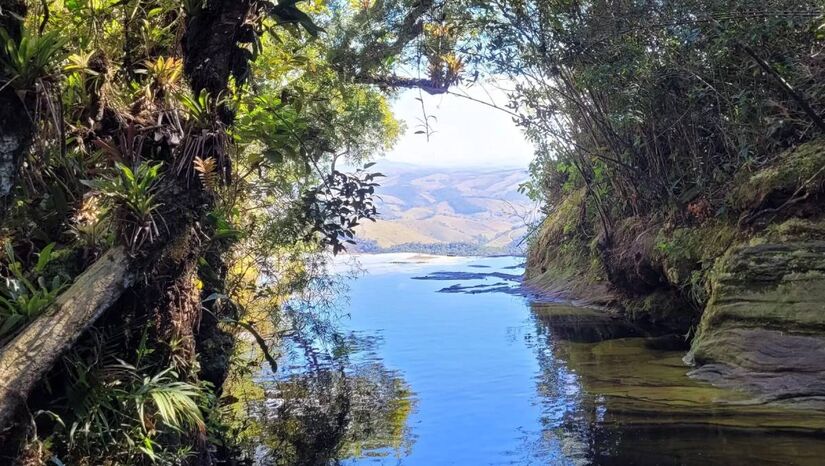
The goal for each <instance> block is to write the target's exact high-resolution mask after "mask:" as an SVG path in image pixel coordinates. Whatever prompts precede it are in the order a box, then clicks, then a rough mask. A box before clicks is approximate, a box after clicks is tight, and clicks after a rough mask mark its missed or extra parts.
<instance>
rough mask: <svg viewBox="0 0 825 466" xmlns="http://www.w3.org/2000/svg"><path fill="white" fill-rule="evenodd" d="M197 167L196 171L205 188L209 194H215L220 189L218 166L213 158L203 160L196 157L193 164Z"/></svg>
mask: <svg viewBox="0 0 825 466" xmlns="http://www.w3.org/2000/svg"><path fill="white" fill-rule="evenodd" d="M192 163H193V164H194V165H195V171H196V172H198V177H200V180H201V184H202V185H203V188H204V189H205V190H207V191H209V192H215V191H216V190H217V189H218V172H217V168H218V164H217V163H216V162H215V159H214V158H213V157H207V158H205V159H202V158H200V157H198V156H195V160H194V161H193V162H192Z"/></svg>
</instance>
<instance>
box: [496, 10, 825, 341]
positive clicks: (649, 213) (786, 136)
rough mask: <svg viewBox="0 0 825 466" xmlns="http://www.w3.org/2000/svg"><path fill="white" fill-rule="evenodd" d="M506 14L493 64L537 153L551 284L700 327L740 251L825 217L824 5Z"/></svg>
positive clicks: (535, 271)
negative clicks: (734, 250)
mask: <svg viewBox="0 0 825 466" xmlns="http://www.w3.org/2000/svg"><path fill="white" fill-rule="evenodd" d="M494 3H495V8H494V9H493V12H492V13H491V15H492V16H494V17H495V18H497V19H496V20H492V21H491V24H492V25H491V30H493V31H495V32H492V33H491V35H492V38H491V39H490V48H493V49H494V50H493V51H492V53H491V55H492V58H493V59H492V62H491V63H494V64H496V65H498V69H499V70H500V71H501V72H504V73H507V74H509V75H510V76H512V77H513V78H514V79H517V80H518V89H517V91H516V92H515V94H514V95H513V99H514V107H513V108H514V110H515V111H516V112H517V113H518V114H519V117H518V121H519V122H520V123H521V124H522V125H524V127H525V128H526V131H527V133H528V134H529V135H530V136H531V137H532V138H533V140H534V141H535V142H536V143H537V146H538V149H539V150H538V153H537V158H536V160H535V162H534V163H533V167H532V170H533V174H534V177H533V181H532V182H531V183H530V184H529V185H527V186H526V187H525V188H526V189H527V190H528V191H530V192H531V194H532V195H534V196H536V197H538V198H541V199H542V200H544V203H545V209H546V212H547V215H548V219H547V221H545V223H544V225H543V227H542V230H541V232H540V233H539V234H537V235H536V237H535V238H534V239H535V241H534V244H533V247H532V249H531V260H530V263H531V264H532V265H531V267H530V269H531V275H532V278H533V279H534V281H535V282H536V283H539V284H542V283H543V284H544V285H545V286H555V285H558V284H559V283H563V284H565V285H564V287H567V288H576V287H577V286H579V285H580V284H582V283H587V284H593V283H599V282H602V283H607V284H609V287H610V289H611V293H612V294H613V296H614V300H615V301H618V304H620V305H623V306H624V307H625V308H626V309H627V310H628V311H630V313H632V314H637V315H638V316H640V317H644V318H650V319H653V320H659V321H663V322H665V323H670V324H673V325H674V326H676V327H678V328H681V329H683V330H687V328H688V327H689V326H690V325H691V324H693V323H695V322H696V319H697V318H698V315H699V312H700V311H701V309H702V307H703V305H704V303H705V302H706V301H707V299H708V293H707V275H708V273H709V271H710V269H711V268H712V266H713V263H714V261H715V259H717V258H718V257H719V256H720V255H722V253H723V252H724V251H725V250H726V249H727V248H728V247H729V246H731V245H732V244H734V242H735V241H737V240H739V241H741V240H742V239H743V238H748V237H753V236H754V235H755V234H756V232H759V231H762V230H764V229H765V228H767V227H769V226H770V225H776V224H779V223H781V222H782V221H784V220H786V219H789V218H792V217H798V218H801V219H804V220H803V223H804V222H808V223H811V222H813V223H816V222H817V221H818V218H819V217H820V216H821V214H822V210H821V208H819V207H818V203H819V202H820V199H821V192H822V191H821V187H822V181H823V180H825V176H823V175H825V170H823V167H825V163H823V162H825V160H823V153H822V151H821V149H820V148H819V146H818V144H820V143H819V142H818V139H819V138H821V137H822V136H823V131H825V124H823V119H822V112H823V110H825V108H823V106H822V101H823V100H822V99H823V96H825V94H823V92H825V87H823V85H822V83H823V73H825V63H824V62H823V54H822V47H823V45H825V42H823V38H825V37H823V33H822V31H823V16H822V10H821V6H822V5H821V3H818V2H811V1H793V0H788V1H784V0H775V1H759V2H753V1H738V2H737V1H734V2H729V1H718V2H717V1H713V0H697V1H665V2H659V1H649V2H648V1H638V2H584V3H582V2H566V1H537V2H529V1H528V2H494ZM554 284H555V285H554ZM663 314H668V315H663Z"/></svg>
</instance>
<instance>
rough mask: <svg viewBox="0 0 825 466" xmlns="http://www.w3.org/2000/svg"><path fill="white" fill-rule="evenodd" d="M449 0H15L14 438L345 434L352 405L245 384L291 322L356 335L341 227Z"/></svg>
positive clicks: (117, 453)
mask: <svg viewBox="0 0 825 466" xmlns="http://www.w3.org/2000/svg"><path fill="white" fill-rule="evenodd" d="M436 10H437V9H436V8H435V7H433V5H432V4H431V3H430V2H424V3H414V2H404V1H401V2H377V3H372V2H362V3H359V2H352V3H348V2H330V3H322V2H313V3H309V4H303V5H301V7H300V8H299V7H298V6H296V2H295V1H289V0H287V1H281V2H279V3H273V2H269V1H259V0H256V1H250V0H243V1H235V0H204V1H201V0H194V1H184V2H176V1H168V0H158V1H154V0H149V1H147V0H127V1H115V0H65V1H64V0H55V1H43V2H40V1H36V2H34V1H33V2H28V1H25V0H3V1H2V2H0V37H2V50H0V197H1V198H2V199H0V205H1V206H2V209H1V210H0V240H2V243H3V260H2V265H0V274H2V276H3V281H2V285H0V345H3V347H2V348H0V359H2V362H0V366H2V374H3V377H2V378H3V382H2V386H0V392H2V393H0V399H2V400H0V405H2V407H0V421H2V423H3V424H4V425H3V427H7V429H6V430H3V434H2V441H1V442H0V443H2V451H0V457H2V459H0V462H2V463H4V464H7V463H12V462H17V463H20V464H25V465H35V464H46V463H47V462H50V463H54V464H89V465H92V464H94V465H98V464H184V463H187V464H223V463H228V462H238V461H240V462H251V461H253V459H254V457H255V454H256V449H257V447H258V446H259V445H255V444H254V443H255V442H254V441H249V442H246V441H245V440H244V439H249V438H250V437H249V435H252V434H250V432H251V433H254V432H258V434H260V435H259V436H258V438H259V440H258V441H259V442H260V443H261V444H263V443H264V442H265V441H264V439H263V438H264V437H265V436H264V435H263V434H262V433H261V431H262V430H266V429H269V430H270V431H276V430H277V429H278V428H283V429H286V430H285V431H283V432H282V434H283V435H281V436H280V437H279V439H277V441H276V444H277V445H278V447H277V448H275V449H274V452H271V454H272V455H273V458H276V459H277V462H279V463H284V464H289V463H293V462H296V461H305V462H307V463H313V462H317V461H320V460H319V459H318V458H319V457H320V456H318V455H326V456H330V455H334V454H335V452H336V451H337V449H340V448H349V447H345V445H344V443H342V442H343V440H345V439H346V438H350V437H352V435H351V433H352V429H349V428H347V429H340V428H338V429H331V430H329V431H328V432H326V433H324V432H320V431H323V427H322V426H317V427H318V428H317V429H316V430H317V431H319V432H320V433H319V432H312V433H307V434H306V436H305V437H306V438H303V437H301V436H300V435H299V434H300V430H299V428H297V427H296V426H295V423H294V422H286V421H285V422H286V423H285V424H282V425H281V427H278V426H271V425H269V424H266V423H265V421H266V417H265V416H264V415H263V414H262V413H260V412H259V415H258V416H255V415H252V414H250V413H254V412H255V410H256V409H257V408H256V407H260V406H261V403H264V402H265V400H262V399H261V398H260V396H257V395H256V396H253V397H250V396H247V395H248V390H246V389H247V388H249V387H248V379H249V378H250V377H253V376H255V374H256V373H257V371H259V370H260V366H261V364H262V363H263V364H266V365H267V367H268V369H269V370H271V371H277V370H278V367H277V361H276V359H275V356H273V353H274V350H273V348H274V347H275V346H274V345H275V344H276V343H277V341H278V339H279V338H280V337H284V336H287V337H289V338H292V339H294V340H296V341H299V342H301V341H303V342H308V341H315V340H319V339H320V340H324V339H328V340H330V342H331V343H332V346H333V347H335V348H339V347H341V345H342V344H343V343H345V342H341V341H340V338H339V336H338V335H337V334H335V331H334V329H331V325H330V323H329V320H328V319H327V316H326V314H325V311H324V306H325V303H328V301H329V300H330V299H332V298H331V296H330V293H332V292H334V290H335V284H334V283H333V282H332V281H331V280H332V279H331V278H330V277H329V276H328V275H327V272H326V270H327V269H326V267H327V263H328V260H329V257H328V251H329V252H332V253H338V252H341V251H342V250H343V249H344V248H345V247H346V245H348V244H351V243H352V237H353V228H355V227H356V226H357V225H358V223H359V222H360V221H364V220H369V219H373V218H374V217H375V215H376V209H375V206H374V204H373V201H372V196H373V194H374V193H375V189H376V187H377V186H378V182H379V181H380V177H381V175H380V174H379V173H373V172H371V171H370V166H371V164H370V163H368V162H369V159H370V158H372V157H374V156H375V155H377V154H379V153H381V152H382V151H383V150H385V149H387V148H388V147H390V146H391V145H392V144H393V142H394V140H395V139H396V138H397V136H398V135H399V133H400V130H401V126H400V124H399V122H397V121H396V120H395V119H394V118H393V116H392V115H391V113H390V112H389V105H388V101H387V98H388V96H389V92H390V91H391V87H393V86H419V85H420V86H427V87H428V88H430V89H431V90H435V89H437V88H439V87H444V86H447V85H449V84H450V83H449V80H452V79H453V78H445V77H444V76H440V77H439V78H438V79H439V81H438V82H435V81H433V80H428V79H416V80H411V81H409V82H408V81H405V80H403V79H401V78H396V77H394V75H393V73H392V69H393V65H392V64H393V62H394V60H396V59H406V54H407V53H408V49H410V48H411V47H412V46H409V47H408V45H409V44H411V43H412V41H414V40H419V39H420V38H421V37H422V34H423V27H422V24H423V23H425V22H427V21H431V20H432V18H433V15H436V14H438V12H437V11H436ZM413 48H414V47H413ZM420 55H421V54H420V52H419V56H420ZM432 56H433V58H432V60H434V63H436V62H437V61H438V60H439V59H438V58H437V55H436V54H433V55H432ZM342 166H350V167H352V166H355V167H362V168H359V169H356V170H353V171H352V172H351V173H345V172H344V171H342V169H341V167H342ZM296 294H297V295H299V296H298V298H299V299H300V296H308V295H312V299H311V301H312V303H313V306H297V307H296V306H293V307H289V306H287V305H286V304H285V302H286V300H287V299H288V298H295V296H296ZM307 299H308V298H307ZM308 300H309V299H308ZM309 346H311V345H307V347H306V351H308V352H310V353H311V352H312V351H313V349H312V348H310V347H309ZM336 351H338V350H336ZM342 351H343V350H342ZM29 358H31V359H29ZM317 370H318V371H322V372H324V373H326V374H328V375H327V377H333V376H335V374H337V373H340V370H338V371H337V372H336V371H331V370H330V369H322V368H317ZM329 374H331V375H329ZM333 378H334V377H333ZM313 380H321V376H320V375H319V376H318V377H317V378H315V379H313ZM359 381H360V382H359ZM300 383H305V382H300V381H297V382H296V384H297V385H296V387H297V388H296V389H298V390H299V391H300V390H304V391H306V390H308V389H302V388H301V385H300ZM342 383H343V382H342ZM342 383H337V384H336V386H341V385H342ZM348 383H349V384H350V385H351V384H357V383H362V384H364V383H379V382H370V381H368V380H365V379H364V378H359V377H358V376H354V377H351V378H350V382H348ZM381 383H384V385H385V386H386V385H387V384H389V387H390V388H389V390H394V389H393V388H392V387H394V386H397V390H401V391H402V392H403V387H400V386H398V385H397V383H396V382H395V381H383V382H381ZM350 385H347V384H343V386H344V387H348V386H350ZM322 388H323V387H321V388H318V390H321V389H322ZM330 390H331V389H330ZM341 390H342V389H338V391H339V392H340V391H341ZM255 393H258V394H259V393H260V390H258V391H256V392H255ZM391 393H395V392H391ZM392 400H394V398H391V399H390V401H387V403H390V404H388V405H387V406H388V408H386V409H389V411H387V416H389V417H390V418H393V416H395V418H393V419H396V420H395V421H393V422H395V423H396V424H398V422H399V421H398V420H397V416H399V414H397V411H398V410H401V412H402V413H403V412H404V409H405V408H404V407H403V406H400V405H399V406H396V405H395V404H392V403H391V401H392ZM392 402H394V401H392ZM335 407H338V408H340V409H338V410H335V409H332V408H335ZM356 408H357V407H351V406H350V405H349V404H344V405H340V406H339V405H337V404H334V405H331V408H330V411H329V412H330V413H332V414H330V416H331V417H332V419H331V421H330V422H332V421H335V422H337V423H338V424H339V427H340V424H341V420H342V419H345V418H346V419H349V417H347V416H357V409H356ZM336 409H337V408H336ZM358 409H363V410H365V411H366V412H379V411H380V410H379V409H377V408H374V407H373V408H358ZM407 410H408V408H407ZM350 411H352V412H355V413H356V414H352V412H350ZM342 416H343V417H342ZM280 418H281V419H288V417H287V416H286V415H282V416H280ZM362 422H366V421H362ZM356 424H357V423H356ZM310 425H311V424H310ZM353 428H355V429H357V427H353ZM322 434H324V435H322ZM273 435H274V434H273ZM325 435H326V436H325ZM312 436H315V437H314V438H315V440H313V441H317V442H318V443H317V444H315V443H311V442H310V441H309V440H308V439H310V438H313V437H312ZM299 437H300V438H299ZM350 440H352V439H351V438H350ZM302 442H303V443H307V442H309V443H307V444H308V445H310V446H311V447H313V448H314V449H315V450H316V451H315V452H302V453H301V452H299V453H301V454H298V453H295V451H297V450H296V448H298V447H297V446H296V445H300V444H302ZM288 444H291V446H290V445H288ZM270 446H271V445H270ZM290 452H292V453H290ZM310 453H311V454H310ZM257 454H260V451H258V453H257ZM312 458H314V459H312ZM273 461H275V460H273ZM232 464H236V463H232Z"/></svg>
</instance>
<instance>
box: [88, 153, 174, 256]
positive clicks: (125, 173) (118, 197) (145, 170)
mask: <svg viewBox="0 0 825 466" xmlns="http://www.w3.org/2000/svg"><path fill="white" fill-rule="evenodd" d="M161 166H162V164H161V163H154V164H152V163H149V162H142V163H140V165H138V166H137V167H136V169H135V170H132V169H131V168H129V167H127V166H126V165H124V164H122V163H120V162H117V163H115V174H114V175H112V176H110V177H106V178H103V179H101V180H85V181H84V182H83V183H84V184H85V185H87V186H89V187H90V188H93V189H95V190H97V191H98V192H99V193H100V194H101V195H102V196H104V197H106V198H108V199H109V200H110V201H111V202H112V204H113V207H114V209H115V210H116V211H117V215H118V217H119V218H118V220H119V221H120V224H119V227H120V228H121V230H120V237H121V239H122V240H123V241H124V243H125V244H127V245H129V247H130V248H131V249H132V251H136V250H138V249H140V247H141V246H143V244H144V243H145V242H146V241H148V242H149V243H152V242H153V241H154V240H155V238H157V236H158V235H159V234H160V231H159V229H158V219H160V221H163V220H162V218H160V217H158V216H157V214H156V210H157V209H158V208H159V207H160V204H159V203H158V202H157V201H156V196H157V194H156V190H157V185H158V182H159V181H160V177H161V173H160V168H161Z"/></svg>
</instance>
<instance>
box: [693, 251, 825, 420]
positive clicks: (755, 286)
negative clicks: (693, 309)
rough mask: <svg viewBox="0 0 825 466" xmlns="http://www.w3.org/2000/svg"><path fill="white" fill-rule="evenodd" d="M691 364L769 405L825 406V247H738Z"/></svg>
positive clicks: (715, 282)
mask: <svg viewBox="0 0 825 466" xmlns="http://www.w3.org/2000/svg"><path fill="white" fill-rule="evenodd" d="M710 285H711V298H710V301H709V303H708V305H707V308H706V309H705V312H704V314H703V315H702V320H701V323H700V325H699V330H698V333H697V336H696V338H695V339H694V341H693V344H692V347H691V350H690V352H689V353H688V355H687V356H686V358H685V359H686V361H687V362H689V363H692V364H695V365H697V366H698V368H697V369H696V370H694V371H692V373H691V375H692V376H694V377H697V378H700V379H703V380H706V381H709V382H711V383H714V384H716V385H722V386H734V387H740V388H744V389H746V390H749V391H752V392H754V393H755V394H756V395H757V396H758V398H759V399H761V400H764V401H775V400H784V401H791V402H795V403H802V402H805V403H809V402H814V403H816V404H818V405H825V241H792V242H779V243H767V244H758V245H753V244H751V245H741V246H738V247H735V248H732V249H731V250H730V251H729V252H728V253H727V254H726V255H725V256H724V257H723V258H721V259H720V260H719V261H718V262H717V264H716V266H715V268H714V272H713V274H712V276H711V280H710Z"/></svg>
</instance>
